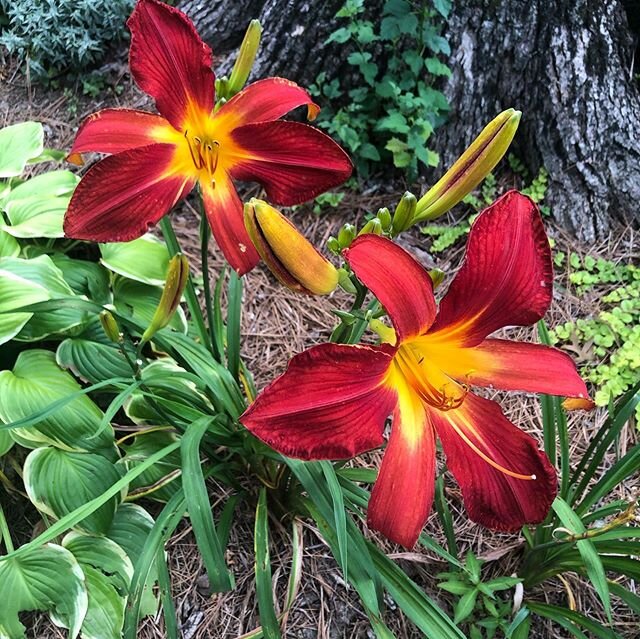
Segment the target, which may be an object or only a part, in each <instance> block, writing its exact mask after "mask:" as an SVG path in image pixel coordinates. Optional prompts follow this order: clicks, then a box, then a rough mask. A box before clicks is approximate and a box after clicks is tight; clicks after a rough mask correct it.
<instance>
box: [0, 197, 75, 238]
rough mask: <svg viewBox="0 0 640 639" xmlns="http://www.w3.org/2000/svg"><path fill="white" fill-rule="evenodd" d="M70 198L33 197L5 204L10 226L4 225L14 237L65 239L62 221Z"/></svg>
mask: <svg viewBox="0 0 640 639" xmlns="http://www.w3.org/2000/svg"><path fill="white" fill-rule="evenodd" d="M69 199H70V198H69V197H51V196H49V195H47V194H43V195H32V196H31V197H28V198H24V199H22V200H14V201H12V202H10V203H8V204H5V210H6V213H7V217H8V218H9V224H4V225H2V227H0V228H2V229H4V230H5V231H6V232H7V233H10V234H11V235H13V237H21V238H36V237H53V238H56V237H64V230H63V228H62V221H63V219H64V214H65V211H66V210H67V206H68V205H69Z"/></svg>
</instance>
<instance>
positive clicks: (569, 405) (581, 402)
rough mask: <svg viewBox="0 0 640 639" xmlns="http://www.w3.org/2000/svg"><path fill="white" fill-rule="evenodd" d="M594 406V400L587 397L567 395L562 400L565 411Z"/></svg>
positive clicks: (589, 408)
mask: <svg viewBox="0 0 640 639" xmlns="http://www.w3.org/2000/svg"><path fill="white" fill-rule="evenodd" d="M595 407H596V404H595V402H594V401H592V400H591V399H589V398H588V397H567V398H566V399H565V400H564V401H563V402H562V408H564V409H565V410H567V411H573V410H593V409H594V408H595Z"/></svg>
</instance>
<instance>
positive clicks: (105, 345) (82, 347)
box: [56, 318, 135, 384]
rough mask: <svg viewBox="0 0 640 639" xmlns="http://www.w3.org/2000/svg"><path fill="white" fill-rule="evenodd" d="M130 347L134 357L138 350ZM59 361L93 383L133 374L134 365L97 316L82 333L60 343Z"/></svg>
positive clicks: (128, 348)
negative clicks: (106, 332)
mask: <svg viewBox="0 0 640 639" xmlns="http://www.w3.org/2000/svg"><path fill="white" fill-rule="evenodd" d="M127 350H128V351H130V353H131V356H132V358H134V359H135V352H133V351H132V349H131V348H130V347H127ZM56 361H57V362H58V364H59V365H60V366H61V367H62V368H66V369H69V370H70V371H72V372H73V374H74V375H76V377H79V378H80V379H82V380H84V381H87V382H91V383H93V384H95V383H97V382H101V381H104V380H107V379H111V378H112V377H129V376H131V375H132V371H131V366H130V365H129V363H128V362H127V360H126V359H125V357H124V355H123V354H122V352H121V351H120V349H119V348H118V346H117V345H116V344H114V343H113V342H112V341H110V340H109V339H108V338H107V336H106V335H105V334H104V330H103V329H102V326H101V324H100V321H99V320H98V318H94V319H92V320H90V322H89V323H88V324H87V325H86V327H85V328H84V329H83V331H82V333H80V334H79V335H77V336H75V337H69V338H67V339H65V340H64V342H61V343H60V346H58V350H57V351H56Z"/></svg>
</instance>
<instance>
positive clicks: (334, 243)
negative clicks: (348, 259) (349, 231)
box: [327, 235, 340, 255]
mask: <svg viewBox="0 0 640 639" xmlns="http://www.w3.org/2000/svg"><path fill="white" fill-rule="evenodd" d="M327 248H328V249H329V250H330V251H331V252H332V253H333V254H334V255H340V242H338V238H336V237H333V235H332V236H331V237H330V238H329V239H328V240H327Z"/></svg>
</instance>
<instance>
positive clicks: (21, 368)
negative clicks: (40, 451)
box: [0, 350, 113, 451]
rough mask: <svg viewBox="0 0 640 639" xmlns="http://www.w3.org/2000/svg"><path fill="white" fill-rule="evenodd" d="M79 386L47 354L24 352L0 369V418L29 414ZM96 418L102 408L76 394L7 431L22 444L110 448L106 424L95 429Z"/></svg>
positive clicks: (13, 418) (7, 420)
mask: <svg viewBox="0 0 640 639" xmlns="http://www.w3.org/2000/svg"><path fill="white" fill-rule="evenodd" d="M79 390H80V386H79V384H78V383H77V382H76V381H75V380H74V379H73V377H72V376H71V375H69V373H67V372H65V371H63V370H61V369H60V368H59V367H58V366H57V364H56V362H55V357H54V354H53V353H51V352H49V351H45V350H30V351H24V352H22V353H21V354H20V355H19V356H18V359H17V360H16V363H15V366H14V368H13V371H8V370H5V371H2V372H0V420H2V421H3V422H4V423H6V424H9V423H11V422H15V421H18V420H21V419H24V418H27V417H30V416H31V415H33V414H35V413H38V412H40V411H42V410H44V409H46V408H47V407H48V406H49V405H50V404H53V403H54V402H56V401H58V400H61V399H63V398H65V397H68V396H69V395H70V394H73V393H76V392H77V391H79ZM102 418H103V414H102V411H101V410H100V409H99V408H98V407H97V406H96V405H95V404H94V403H93V402H92V401H91V400H90V399H89V398H88V397H87V396H86V395H81V396H78V397H75V398H74V399H72V400H70V401H69V402H68V403H66V404H65V405H64V406H61V407H59V408H57V409H56V410H55V411H54V412H51V413H50V414H48V415H46V416H45V417H43V418H42V419H40V420H38V421H37V422H36V423H34V424H32V425H29V426H26V427H24V428H15V429H13V430H11V431H10V432H11V436H12V437H13V438H14V439H16V441H18V442H19V443H20V444H22V445H23V446H26V447H28V448H36V447H38V446H41V445H43V444H53V445H54V446H57V447H59V448H63V449H67V450H75V451H98V450H103V451H112V450H113V430H112V429H111V426H108V427H107V428H105V429H104V430H103V431H102V432H101V433H100V434H96V433H97V432H98V429H99V428H100V426H101V423H102Z"/></svg>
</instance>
